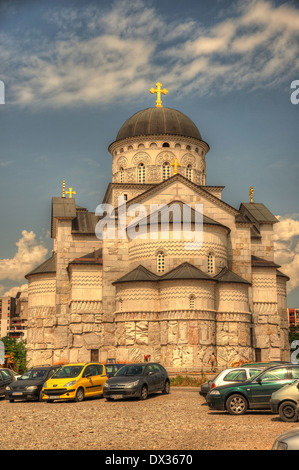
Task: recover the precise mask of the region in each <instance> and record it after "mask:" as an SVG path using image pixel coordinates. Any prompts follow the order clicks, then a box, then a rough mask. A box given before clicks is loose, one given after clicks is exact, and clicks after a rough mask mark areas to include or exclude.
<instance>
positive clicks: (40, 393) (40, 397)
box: [37, 390, 44, 401]
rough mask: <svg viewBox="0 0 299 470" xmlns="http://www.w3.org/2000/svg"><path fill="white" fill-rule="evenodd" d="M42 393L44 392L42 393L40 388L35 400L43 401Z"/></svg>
mask: <svg viewBox="0 0 299 470" xmlns="http://www.w3.org/2000/svg"><path fill="white" fill-rule="evenodd" d="M43 395H44V394H43V392H42V390H41V391H40V392H39V395H38V398H37V401H44V400H43Z"/></svg>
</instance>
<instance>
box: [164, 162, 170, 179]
mask: <svg viewBox="0 0 299 470" xmlns="http://www.w3.org/2000/svg"><path fill="white" fill-rule="evenodd" d="M169 177H170V165H169V162H165V163H163V181H164V180H167V179H168V178H169Z"/></svg>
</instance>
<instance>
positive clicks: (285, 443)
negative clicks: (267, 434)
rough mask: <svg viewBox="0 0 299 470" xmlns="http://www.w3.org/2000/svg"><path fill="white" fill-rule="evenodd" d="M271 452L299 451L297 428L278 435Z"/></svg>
mask: <svg viewBox="0 0 299 470" xmlns="http://www.w3.org/2000/svg"><path fill="white" fill-rule="evenodd" d="M272 450H299V428H295V429H291V430H290V431H286V432H284V433H283V434H280V436H278V437H277V438H276V439H275V441H274V444H273V446H272Z"/></svg>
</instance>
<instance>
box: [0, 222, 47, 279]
mask: <svg viewBox="0 0 299 470" xmlns="http://www.w3.org/2000/svg"><path fill="white" fill-rule="evenodd" d="M16 246H17V248H18V249H17V252H16V254H15V256H14V257H13V258H10V259H1V260H0V280H3V279H10V280H13V281H21V280H22V279H23V278H24V276H25V274H27V273H28V272H30V271H31V270H32V269H34V268H35V267H36V266H38V265H39V264H41V263H42V262H43V261H45V256H46V254H47V252H48V250H47V248H45V247H44V245H43V244H42V243H40V244H39V243H38V242H37V240H36V235H35V233H34V232H32V231H31V232H27V231H26V230H23V231H22V237H21V238H20V239H19V241H18V242H17V243H16Z"/></svg>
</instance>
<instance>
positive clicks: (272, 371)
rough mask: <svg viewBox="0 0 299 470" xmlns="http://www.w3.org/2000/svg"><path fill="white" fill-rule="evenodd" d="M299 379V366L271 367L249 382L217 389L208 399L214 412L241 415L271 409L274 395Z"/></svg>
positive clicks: (212, 391)
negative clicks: (221, 411)
mask: <svg viewBox="0 0 299 470" xmlns="http://www.w3.org/2000/svg"><path fill="white" fill-rule="evenodd" d="M298 378H299V365H298V364H284V365H277V366H272V367H269V368H267V369H265V370H263V371H262V372H260V373H259V374H258V375H256V376H254V377H252V378H251V379H250V380H248V381H247V382H243V383H241V384H230V385H223V386H220V387H215V388H214V389H213V390H211V391H210V392H209V394H208V395H207V397H206V400H207V403H208V405H209V407H210V408H211V409H213V410H227V411H228V412H229V413H230V414H232V415H241V414H244V413H246V411H247V410H248V409H251V410H254V409H270V408H271V406H270V399H271V396H272V393H274V392H276V391H277V390H279V389H280V388H281V387H283V386H284V385H287V384H288V383H291V382H294V380H296V379H298Z"/></svg>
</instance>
